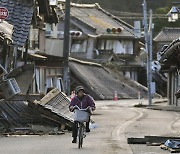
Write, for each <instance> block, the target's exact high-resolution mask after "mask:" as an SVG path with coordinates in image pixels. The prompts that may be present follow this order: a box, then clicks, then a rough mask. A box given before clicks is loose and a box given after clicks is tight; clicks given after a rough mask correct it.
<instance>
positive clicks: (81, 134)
mask: <svg viewBox="0 0 180 154" xmlns="http://www.w3.org/2000/svg"><path fill="white" fill-rule="evenodd" d="M78 137H79V142H78V148H79V149H80V148H82V144H83V124H82V123H80V125H79V136H78Z"/></svg>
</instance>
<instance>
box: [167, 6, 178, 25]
mask: <svg viewBox="0 0 180 154" xmlns="http://www.w3.org/2000/svg"><path fill="white" fill-rule="evenodd" d="M179 12H180V11H179V9H178V8H177V7H176V6H173V7H172V8H171V10H170V11H169V12H168V13H167V15H166V16H167V17H168V21H169V22H175V21H176V20H178V18H179V15H178V14H179Z"/></svg>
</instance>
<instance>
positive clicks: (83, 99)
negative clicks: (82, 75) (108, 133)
mask: <svg viewBox="0 0 180 154" xmlns="http://www.w3.org/2000/svg"><path fill="white" fill-rule="evenodd" d="M75 92H76V96H75V97H74V98H73V99H72V100H71V103H70V105H69V110H70V111H71V112H73V111H74V109H75V106H76V105H77V106H78V107H79V108H80V109H86V108H87V107H89V112H90V113H91V111H94V110H95V108H96V107H95V103H94V99H93V98H92V97H91V96H90V95H87V94H85V91H84V88H83V87H82V86H78V87H76V89H75ZM89 122H90V118H89V121H88V122H86V132H90V129H89ZM77 126H78V122H77V121H74V124H73V128H72V137H73V140H72V143H76V140H77V129H78V128H77Z"/></svg>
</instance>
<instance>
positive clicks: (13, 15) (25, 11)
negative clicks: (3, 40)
mask: <svg viewBox="0 0 180 154" xmlns="http://www.w3.org/2000/svg"><path fill="white" fill-rule="evenodd" d="M33 3H34V2H33V0H28V1H27V0H26V1H25V0H8V1H7V0H1V1H0V7H5V8H7V9H8V12H9V16H8V18H7V19H6V21H8V22H9V23H10V24H12V25H13V26H14V32H13V37H12V38H13V44H14V45H17V46H23V45H24V43H25V42H26V39H27V37H28V34H29V29H30V25H31V20H32V16H33Z"/></svg>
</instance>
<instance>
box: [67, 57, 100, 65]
mask: <svg viewBox="0 0 180 154" xmlns="http://www.w3.org/2000/svg"><path fill="white" fill-rule="evenodd" d="M69 60H70V61H74V62H78V63H81V64H86V65H93V66H99V67H102V65H101V64H98V63H95V62H90V61H84V60H79V59H76V58H73V57H69Z"/></svg>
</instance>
